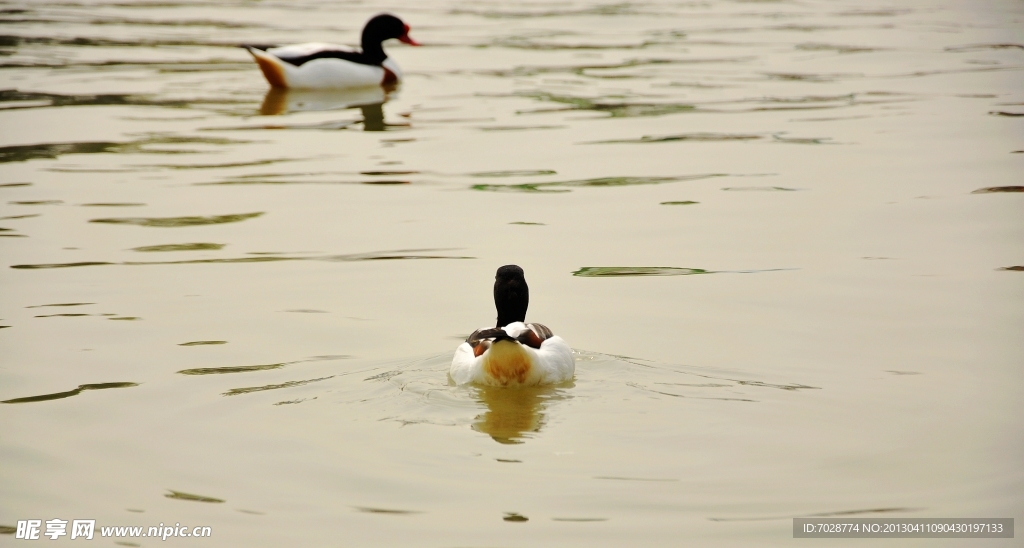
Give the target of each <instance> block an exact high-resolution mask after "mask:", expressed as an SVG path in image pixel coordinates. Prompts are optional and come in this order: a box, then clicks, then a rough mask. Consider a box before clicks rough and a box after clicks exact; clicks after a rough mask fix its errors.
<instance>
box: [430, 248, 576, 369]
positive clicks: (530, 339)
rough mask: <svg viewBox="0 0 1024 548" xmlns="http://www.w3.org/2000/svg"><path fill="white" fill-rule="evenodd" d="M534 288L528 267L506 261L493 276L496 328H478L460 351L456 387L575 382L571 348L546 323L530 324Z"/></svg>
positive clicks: (455, 359)
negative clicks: (528, 273)
mask: <svg viewBox="0 0 1024 548" xmlns="http://www.w3.org/2000/svg"><path fill="white" fill-rule="evenodd" d="M529 304H530V288H529V286H528V285H527V284H526V276H525V273H524V272H523V269H522V268H521V267H519V266H517V265H514V264H513V265H505V266H502V267H501V268H499V269H498V271H497V273H496V274H495V276H494V306H495V308H496V309H497V311H498V321H497V325H496V326H495V327H482V328H480V329H477V330H476V331H474V332H473V333H472V334H471V335H470V336H469V337H467V338H466V341H465V342H463V343H462V344H460V345H459V346H458V348H456V349H455V356H454V357H453V358H452V366H451V369H449V371H448V375H449V376H450V377H451V379H452V380H453V381H454V382H455V384H457V385H464V384H477V385H484V386H503V387H516V386H537V385H542V384H558V383H563V382H567V381H570V380H572V378H573V375H574V374H575V372H576V360H575V358H574V357H573V353H572V348H570V347H569V344H568V343H566V342H565V341H564V340H563V339H562V338H561V337H559V336H558V335H555V334H554V333H553V332H552V331H551V329H549V328H548V327H547V326H545V325H542V324H539V323H526V309H527V307H528V306H529Z"/></svg>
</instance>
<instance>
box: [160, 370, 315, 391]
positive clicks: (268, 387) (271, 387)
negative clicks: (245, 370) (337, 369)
mask: <svg viewBox="0 0 1024 548" xmlns="http://www.w3.org/2000/svg"><path fill="white" fill-rule="evenodd" d="M179 373H180V371H179ZM333 378H334V375H331V376H329V377H320V378H318V379H306V380H304V381H289V382H283V383H281V384H268V385H264V386H249V387H246V388H232V389H231V390H228V391H227V392H225V393H224V394H223V395H224V396H237V395H239V394H249V393H252V392H263V391H265V390H277V389H279V388H292V387H294V386H302V385H304V384H309V383H313V382H320V381H325V380H327V379H333Z"/></svg>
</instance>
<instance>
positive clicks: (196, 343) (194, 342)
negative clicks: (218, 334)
mask: <svg viewBox="0 0 1024 548" xmlns="http://www.w3.org/2000/svg"><path fill="white" fill-rule="evenodd" d="M208 344H228V341H192V342H186V343H181V344H179V345H178V346H203V345H208Z"/></svg>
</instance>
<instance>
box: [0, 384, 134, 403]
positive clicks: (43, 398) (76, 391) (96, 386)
mask: <svg viewBox="0 0 1024 548" xmlns="http://www.w3.org/2000/svg"><path fill="white" fill-rule="evenodd" d="M138 385H139V383H135V382H104V383H98V384H81V385H79V386H78V388H76V389H74V390H68V391H67V392H55V393H53V394H43V395H41V396H29V397H27V398H14V399H13V400H4V401H0V403H32V402H39V401H48V400H59V399H62V398H70V397H71V396H77V395H78V394H81V393H82V392H83V391H85V390H105V389H107V388H129V387H132V386H138Z"/></svg>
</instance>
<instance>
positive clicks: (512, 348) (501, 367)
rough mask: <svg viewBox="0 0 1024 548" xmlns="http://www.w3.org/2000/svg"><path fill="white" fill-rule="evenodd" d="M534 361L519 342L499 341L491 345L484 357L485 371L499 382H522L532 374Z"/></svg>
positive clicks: (504, 383)
mask: <svg viewBox="0 0 1024 548" xmlns="http://www.w3.org/2000/svg"><path fill="white" fill-rule="evenodd" d="M532 368H533V363H532V362H531V360H530V356H529V355H528V354H527V353H526V351H525V350H523V347H522V346H520V345H519V343H516V342H512V341H508V340H505V341H498V342H496V343H494V344H493V345H491V350H490V352H488V353H487V356H486V357H485V358H484V371H486V372H487V374H488V375H490V377H491V378H493V379H494V380H495V381H497V382H498V383H499V384H502V385H507V384H513V383H519V384H522V383H524V382H526V377H527V376H529V374H530V369H532Z"/></svg>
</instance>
